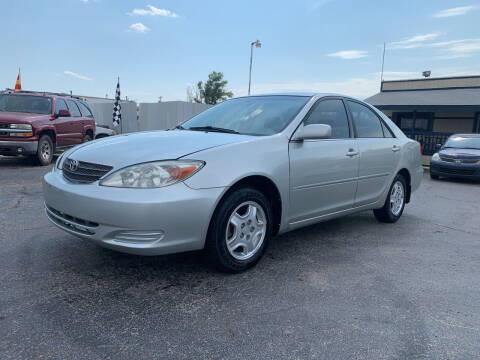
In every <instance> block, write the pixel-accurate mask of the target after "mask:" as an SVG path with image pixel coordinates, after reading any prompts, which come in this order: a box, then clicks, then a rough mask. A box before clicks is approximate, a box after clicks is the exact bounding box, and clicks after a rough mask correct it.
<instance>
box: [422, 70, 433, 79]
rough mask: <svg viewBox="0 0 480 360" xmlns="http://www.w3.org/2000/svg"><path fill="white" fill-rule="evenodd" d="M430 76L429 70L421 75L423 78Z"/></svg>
mask: <svg viewBox="0 0 480 360" xmlns="http://www.w3.org/2000/svg"><path fill="white" fill-rule="evenodd" d="M431 74H432V72H431V71H430V70H428V71H424V72H422V75H423V77H424V78H428V77H430V75H431Z"/></svg>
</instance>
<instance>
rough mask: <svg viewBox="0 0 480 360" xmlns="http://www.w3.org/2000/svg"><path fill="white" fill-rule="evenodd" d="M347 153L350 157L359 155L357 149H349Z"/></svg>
mask: <svg viewBox="0 0 480 360" xmlns="http://www.w3.org/2000/svg"><path fill="white" fill-rule="evenodd" d="M346 155H347V156H349V157H354V156H357V155H358V151H356V150H355V149H348V152H347V154H346Z"/></svg>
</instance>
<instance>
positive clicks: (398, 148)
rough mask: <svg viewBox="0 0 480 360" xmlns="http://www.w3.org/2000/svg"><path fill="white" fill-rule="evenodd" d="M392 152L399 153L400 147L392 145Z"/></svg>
mask: <svg viewBox="0 0 480 360" xmlns="http://www.w3.org/2000/svg"><path fill="white" fill-rule="evenodd" d="M392 151H393V152H395V151H400V146H398V145H393V146H392Z"/></svg>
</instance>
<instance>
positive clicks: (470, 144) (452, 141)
mask: <svg viewBox="0 0 480 360" xmlns="http://www.w3.org/2000/svg"><path fill="white" fill-rule="evenodd" d="M444 147H446V148H458V149H479V150H480V137H462V136H455V135H454V136H451V137H449V138H448V140H447V142H446V143H445V145H444Z"/></svg>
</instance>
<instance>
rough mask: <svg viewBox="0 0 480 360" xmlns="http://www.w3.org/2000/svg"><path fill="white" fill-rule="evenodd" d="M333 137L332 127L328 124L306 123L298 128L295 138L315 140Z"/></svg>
mask: <svg viewBox="0 0 480 360" xmlns="http://www.w3.org/2000/svg"><path fill="white" fill-rule="evenodd" d="M331 137H332V127H331V126H330V125H327V124H310V125H304V126H303V127H301V128H300V129H298V131H297V133H296V134H295V137H294V140H309V139H310V140H314V139H330V138H331Z"/></svg>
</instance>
